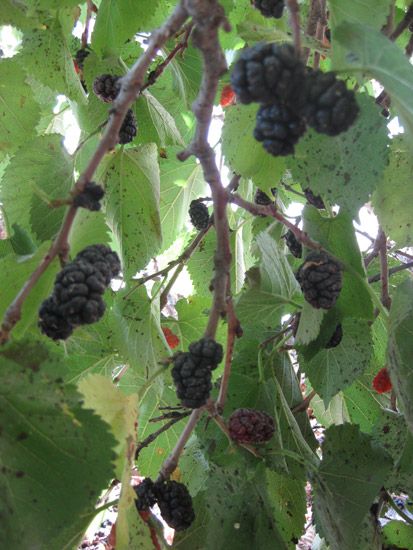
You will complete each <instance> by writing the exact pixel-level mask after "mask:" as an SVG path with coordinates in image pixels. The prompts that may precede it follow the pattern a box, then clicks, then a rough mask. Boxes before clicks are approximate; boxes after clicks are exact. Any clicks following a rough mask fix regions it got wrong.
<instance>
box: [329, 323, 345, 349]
mask: <svg viewBox="0 0 413 550" xmlns="http://www.w3.org/2000/svg"><path fill="white" fill-rule="evenodd" d="M342 339H343V327H342V326H341V323H340V324H338V325H337V326H336V328H335V331H334V332H333V334H332V335H331V338H330V340H329V341H328V342H327V344H326V348H327V349H329V348H336V347H337V346H338V345H339V344H340V342H341V340H342Z"/></svg>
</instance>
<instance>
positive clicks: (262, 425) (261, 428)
mask: <svg viewBox="0 0 413 550" xmlns="http://www.w3.org/2000/svg"><path fill="white" fill-rule="evenodd" d="M228 429H229V433H230V436H231V439H233V440H234V441H238V442H239V443H265V442H266V441H269V440H270V439H271V438H272V436H273V434H274V431H275V426H274V419H273V418H272V417H271V416H270V415H269V414H267V413H265V412H263V411H257V410H255V409H237V410H236V411H234V412H233V413H232V414H231V416H230V417H229V420H228Z"/></svg>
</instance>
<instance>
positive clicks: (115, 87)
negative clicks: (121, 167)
mask: <svg viewBox="0 0 413 550" xmlns="http://www.w3.org/2000/svg"><path fill="white" fill-rule="evenodd" d="M121 78H122V77H121V76H116V75H111V74H102V75H100V76H98V77H97V78H95V80H94V82H93V91H94V93H95V95H96V96H97V97H98V98H99V99H100V100H101V101H103V102H105V103H112V101H114V100H115V99H116V97H117V95H118V94H119V92H120V88H121ZM137 131H138V126H137V121H136V117H135V114H134V112H133V111H132V109H128V112H127V113H126V116H125V119H124V121H123V123H122V126H121V128H120V130H119V143H120V144H121V145H125V144H126V143H130V142H131V141H132V140H133V139H134V137H135V136H136V134H137Z"/></svg>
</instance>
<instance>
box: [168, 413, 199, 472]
mask: <svg viewBox="0 0 413 550" xmlns="http://www.w3.org/2000/svg"><path fill="white" fill-rule="evenodd" d="M203 412H204V409H202V408H201V409H195V410H194V411H192V413H191V416H190V417H189V420H188V423H187V425H186V426H185V428H184V429H183V431H182V433H181V435H180V436H179V439H178V441H177V443H176V445H175V447H174V449H173V450H172V452H171V454H170V455H169V456H168V458H167V459H166V460H165V462H164V463H163V464H162V467H161V470H160V472H159V478H158V479H167V478H169V476H170V475H171V473H172V472H173V471H174V470H175V468H176V467H177V466H178V461H179V457H180V456H181V454H182V451H183V450H184V447H185V445H186V443H187V441H188V439H189V438H190V436H191V434H192V432H193V430H194V429H195V426H196V425H197V424H198V420H199V419H200V418H201V416H202V414H203Z"/></svg>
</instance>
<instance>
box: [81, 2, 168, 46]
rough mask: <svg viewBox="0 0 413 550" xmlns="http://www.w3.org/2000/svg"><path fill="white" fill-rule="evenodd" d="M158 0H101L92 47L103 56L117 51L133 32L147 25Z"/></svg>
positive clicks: (143, 28) (144, 28)
mask: <svg viewBox="0 0 413 550" xmlns="http://www.w3.org/2000/svg"><path fill="white" fill-rule="evenodd" d="M158 2H159V0H154V1H153V0H140V2H139V3H138V4H137V3H136V2H135V1H134V0H121V1H120V2H114V1H113V0H102V1H101V3H100V6H99V13H98V16H97V18H96V24H95V28H94V30H93V34H92V48H93V50H95V51H96V52H97V53H98V54H101V55H102V56H103V57H107V56H108V55H110V54H114V53H117V52H118V51H119V50H120V48H121V46H122V45H123V44H124V43H125V42H126V41H127V40H128V39H129V38H132V37H133V35H134V34H136V33H137V32H139V31H142V30H151V29H150V28H148V27H147V22H148V21H149V19H150V17H151V15H152V14H153V12H154V10H156V7H157V5H158Z"/></svg>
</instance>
